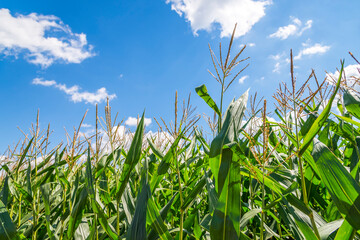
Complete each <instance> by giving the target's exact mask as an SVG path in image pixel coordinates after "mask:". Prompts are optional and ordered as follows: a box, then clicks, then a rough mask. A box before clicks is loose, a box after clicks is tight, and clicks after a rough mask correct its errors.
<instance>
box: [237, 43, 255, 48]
mask: <svg viewBox="0 0 360 240" xmlns="http://www.w3.org/2000/svg"><path fill="white" fill-rule="evenodd" d="M244 46H245V44H240V48H243V47H244ZM246 46H247V47H255V46H256V44H255V43H247V44H246Z"/></svg>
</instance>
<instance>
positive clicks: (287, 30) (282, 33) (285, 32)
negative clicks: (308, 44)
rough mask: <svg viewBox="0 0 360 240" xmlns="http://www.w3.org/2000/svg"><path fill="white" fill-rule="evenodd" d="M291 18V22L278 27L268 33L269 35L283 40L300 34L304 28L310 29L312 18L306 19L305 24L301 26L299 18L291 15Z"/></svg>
mask: <svg viewBox="0 0 360 240" xmlns="http://www.w3.org/2000/svg"><path fill="white" fill-rule="evenodd" d="M291 19H292V24H289V25H287V26H284V27H279V29H278V30H277V31H276V32H275V33H273V34H270V35H269V37H271V38H280V39H282V40H284V39H287V38H288V37H289V36H292V35H296V36H301V35H302V34H303V32H304V31H305V30H307V29H310V28H311V26H312V20H308V21H307V22H306V23H305V26H304V27H302V25H303V24H302V22H301V21H300V19H298V18H294V17H291Z"/></svg>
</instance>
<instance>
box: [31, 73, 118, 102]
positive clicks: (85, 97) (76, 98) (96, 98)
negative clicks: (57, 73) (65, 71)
mask: <svg viewBox="0 0 360 240" xmlns="http://www.w3.org/2000/svg"><path fill="white" fill-rule="evenodd" d="M32 84H34V85H42V86H46V87H50V86H53V87H55V88H57V89H59V90H61V91H63V92H64V93H66V94H67V95H69V96H70V99H71V101H73V102H85V103H91V104H96V103H101V102H104V101H106V99H107V98H109V100H112V99H114V98H115V97H116V94H108V92H107V90H106V88H104V87H102V88H99V89H98V90H97V91H96V92H94V93H92V92H87V91H81V88H80V87H79V86H77V85H74V86H72V87H67V86H66V85H65V84H61V83H57V82H56V81H54V80H43V79H42V78H34V79H33V81H32Z"/></svg>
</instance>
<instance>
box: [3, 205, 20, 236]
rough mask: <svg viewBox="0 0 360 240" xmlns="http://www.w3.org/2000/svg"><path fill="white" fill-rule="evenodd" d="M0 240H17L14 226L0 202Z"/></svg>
mask: <svg viewBox="0 0 360 240" xmlns="http://www.w3.org/2000/svg"><path fill="white" fill-rule="evenodd" d="M0 239H4V240H13V239H18V234H17V231H16V226H15V224H14V223H13V222H12V220H11V218H10V216H9V213H8V211H7V209H6V207H5V205H4V203H3V202H2V201H0Z"/></svg>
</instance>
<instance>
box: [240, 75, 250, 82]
mask: <svg viewBox="0 0 360 240" xmlns="http://www.w3.org/2000/svg"><path fill="white" fill-rule="evenodd" d="M248 78H249V76H248V75H245V76H242V77H241V78H240V79H239V83H240V84H243V83H244V81H245V80H246V79H248Z"/></svg>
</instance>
